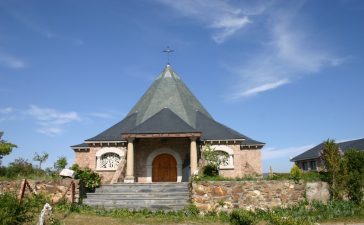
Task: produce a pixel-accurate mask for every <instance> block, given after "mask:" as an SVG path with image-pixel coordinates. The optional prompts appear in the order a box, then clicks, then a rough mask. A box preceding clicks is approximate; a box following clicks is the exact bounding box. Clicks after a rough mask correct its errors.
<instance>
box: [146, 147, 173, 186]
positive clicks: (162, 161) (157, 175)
mask: <svg viewBox="0 0 364 225" xmlns="http://www.w3.org/2000/svg"><path fill="white" fill-rule="evenodd" d="M176 181H177V161H176V159H175V158H174V157H173V156H172V155H170V154H166V153H164V154H160V155H157V156H156V157H155V158H154V159H153V163H152V182H176Z"/></svg>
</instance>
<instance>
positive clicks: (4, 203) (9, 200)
mask: <svg viewBox="0 0 364 225" xmlns="http://www.w3.org/2000/svg"><path fill="white" fill-rule="evenodd" d="M47 200H48V199H46V198H45V196H43V195H36V196H31V197H26V198H24V199H23V200H22V202H19V200H18V199H17V197H16V194H15V193H11V192H5V193H3V194H0V209H1V210H0V225H8V224H12V225H13V224H14V225H17V224H23V223H26V222H30V221H33V219H34V217H35V215H37V214H38V213H39V212H40V211H41V209H42V207H43V205H44V204H45V203H46V202H47Z"/></svg>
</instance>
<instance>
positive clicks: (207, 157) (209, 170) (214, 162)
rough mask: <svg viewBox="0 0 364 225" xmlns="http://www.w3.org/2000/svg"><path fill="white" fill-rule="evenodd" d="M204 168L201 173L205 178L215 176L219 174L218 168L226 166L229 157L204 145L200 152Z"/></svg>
mask: <svg viewBox="0 0 364 225" xmlns="http://www.w3.org/2000/svg"><path fill="white" fill-rule="evenodd" d="M202 156H203V160H204V162H205V166H204V168H203V173H204V174H205V175H207V176H216V175H218V173H219V166H220V165H226V163H227V162H228V157H229V155H228V154H227V153H226V152H222V151H216V150H215V149H214V148H211V146H210V145H206V146H205V148H204V150H203V151H202Z"/></svg>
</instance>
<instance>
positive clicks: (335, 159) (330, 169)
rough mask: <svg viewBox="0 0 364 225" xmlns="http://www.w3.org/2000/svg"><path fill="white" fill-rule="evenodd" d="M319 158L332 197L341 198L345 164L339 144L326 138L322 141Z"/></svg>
mask: <svg viewBox="0 0 364 225" xmlns="http://www.w3.org/2000/svg"><path fill="white" fill-rule="evenodd" d="M321 158H322V160H323V162H324V166H325V169H326V171H327V173H328V179H329V180H328V183H329V185H330V191H331V194H332V198H333V199H340V198H342V194H343V193H342V192H343V189H344V188H343V186H344V183H343V181H344V176H345V166H344V163H343V162H342V157H341V154H340V151H339V145H338V144H336V143H335V141H334V140H330V139H327V140H326V141H324V143H323V148H322V150H321Z"/></svg>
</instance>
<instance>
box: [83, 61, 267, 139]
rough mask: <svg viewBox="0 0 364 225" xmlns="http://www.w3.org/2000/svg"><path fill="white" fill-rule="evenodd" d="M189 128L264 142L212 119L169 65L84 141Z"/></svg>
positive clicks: (212, 136)
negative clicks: (121, 113) (123, 111)
mask: <svg viewBox="0 0 364 225" xmlns="http://www.w3.org/2000/svg"><path fill="white" fill-rule="evenodd" d="M192 132H202V137H201V140H240V141H242V144H243V145H264V143H262V142H259V141H255V140H253V139H250V138H249V137H247V136H245V135H243V134H241V133H239V132H237V131H235V130H233V129H231V128H229V127H227V126H225V125H223V124H221V123H218V122H217V121H215V120H214V119H213V118H212V116H211V115H210V114H209V113H208V112H207V110H206V109H205V108H204V107H203V106H202V104H201V103H200V102H199V101H198V100H197V98H196V97H195V96H194V95H193V94H192V92H191V91H190V90H189V89H188V88H187V86H186V85H185V84H184V83H183V81H182V80H181V78H180V77H179V76H178V75H177V74H176V73H175V72H174V71H173V69H172V67H171V66H170V65H167V66H166V67H165V68H164V70H163V71H162V73H161V74H160V75H159V76H158V77H157V78H156V80H155V81H154V82H153V84H152V85H151V87H150V88H149V89H148V90H147V91H146V92H145V93H144V95H143V96H142V97H141V98H140V100H139V101H138V102H137V103H136V105H135V106H134V107H133V108H132V110H131V111H130V112H129V113H128V115H127V116H126V118H124V119H123V120H122V121H120V122H119V123H116V124H115V125H113V126H112V127H110V128H108V129H106V130H105V131H103V132H101V133H100V134H98V135H96V136H94V137H92V138H89V139H87V140H86V142H98V141H125V140H124V139H123V138H122V134H141V133H192Z"/></svg>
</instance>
